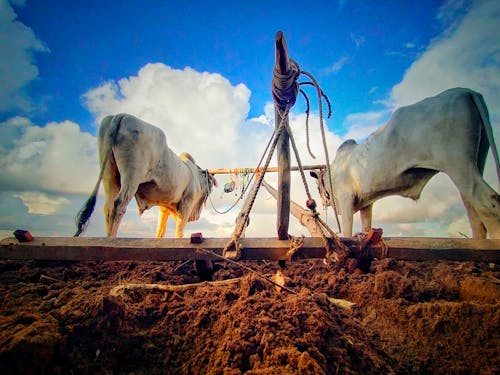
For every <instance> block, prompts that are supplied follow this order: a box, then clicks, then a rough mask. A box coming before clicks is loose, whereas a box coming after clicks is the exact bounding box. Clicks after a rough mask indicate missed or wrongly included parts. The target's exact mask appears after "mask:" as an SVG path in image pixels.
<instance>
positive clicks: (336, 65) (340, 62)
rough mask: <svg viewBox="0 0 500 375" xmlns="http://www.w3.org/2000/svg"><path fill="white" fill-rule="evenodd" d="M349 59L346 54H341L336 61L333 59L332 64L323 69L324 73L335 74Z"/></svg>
mask: <svg viewBox="0 0 500 375" xmlns="http://www.w3.org/2000/svg"><path fill="white" fill-rule="evenodd" d="M348 61H349V57H348V56H342V57H341V58H339V59H338V60H337V61H335V62H334V63H333V64H332V65H330V66H329V67H327V68H325V69H324V72H325V74H335V73H338V72H340V71H341V70H342V68H343V67H344V66H345V64H347V62H348Z"/></svg>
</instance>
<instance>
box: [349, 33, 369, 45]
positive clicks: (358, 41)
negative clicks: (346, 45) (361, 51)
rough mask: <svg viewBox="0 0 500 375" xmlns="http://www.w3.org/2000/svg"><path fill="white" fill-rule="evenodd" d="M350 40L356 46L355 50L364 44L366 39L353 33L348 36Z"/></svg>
mask: <svg viewBox="0 0 500 375" xmlns="http://www.w3.org/2000/svg"><path fill="white" fill-rule="evenodd" d="M350 37H351V40H352V41H353V42H354V44H355V45H356V48H359V47H361V46H362V45H363V44H365V41H366V38H365V37H364V36H363V35H356V34H354V33H351V34H350Z"/></svg>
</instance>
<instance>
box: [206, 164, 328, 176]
mask: <svg viewBox="0 0 500 375" xmlns="http://www.w3.org/2000/svg"><path fill="white" fill-rule="evenodd" d="M302 169H304V170H305V171H310V170H316V169H326V165H325V164H316V165H304V166H302ZM298 170H299V167H297V166H293V167H290V171H298ZM262 171H263V168H262V167H261V168H219V169H209V170H208V173H211V174H233V173H242V172H247V173H254V172H262ZM267 172H278V167H269V168H267V169H266V173H267Z"/></svg>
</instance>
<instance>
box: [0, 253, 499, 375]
mask: <svg viewBox="0 0 500 375" xmlns="http://www.w3.org/2000/svg"><path fill="white" fill-rule="evenodd" d="M246 265H248V266H251V267H253V268H254V269H255V270H257V271H258V272H259V273H261V274H265V275H269V276H271V275H273V274H274V273H276V271H277V270H278V269H279V267H278V266H277V264H275V263H272V262H268V263H264V262H253V263H246ZM179 266H180V267H179ZM219 267H221V269H219V270H218V271H217V272H216V273H215V279H217V280H221V279H227V278H232V277H239V276H242V280H241V282H240V283H239V284H234V285H226V286H210V285H203V286H200V287H198V288H195V289H190V290H187V291H182V292H165V291H155V290H135V291H127V292H125V293H124V294H123V295H121V296H111V295H110V290H111V288H113V287H114V286H117V285H121V284H126V283H157V284H173V285H179V284H186V283H193V282H198V281H199V280H198V277H197V275H196V273H195V272H194V268H193V265H192V264H191V263H189V264H185V265H181V263H180V262H165V263H159V262H84V263H81V262H78V263H67V262H66V263H63V262H39V261H38V262H37V261H25V262H21V261H1V262H0V290H1V301H0V306H1V307H0V372H1V373H2V374H19V373H26V374H28V373H32V374H36V373H47V374H51V373H55V374H70V373H71V374H114V373H116V374H118V373H134V374H240V373H246V374H324V373H326V374H337V373H338V374H359V373H362V374H370V373H371V374H392V373H395V374H407V373H411V374H494V373H499V372H500V309H499V303H500V280H499V279H500V265H498V264H492V263H471V262H432V263H431V262H403V261H394V260H384V261H374V262H373V263H372V265H371V267H370V270H369V272H366V273H363V272H361V271H360V270H357V269H356V270H354V272H351V273H350V272H347V271H346V270H345V269H336V268H335V267H334V266H333V265H332V264H331V263H330V264H325V263H324V262H323V261H321V260H314V261H313V260H311V261H296V262H289V263H287V267H286V269H285V270H284V273H285V275H286V276H287V277H288V278H289V279H288V282H287V286H288V287H289V288H291V289H293V290H294V291H296V292H298V293H297V294H290V293H287V292H284V291H281V292H278V291H277V290H276V288H275V286H273V285H272V284H270V283H268V282H266V281H265V280H263V279H261V278H260V277H258V276H256V275H255V274H252V273H249V272H248V271H244V270H242V269H241V268H239V267H237V266H235V265H230V264H220V265H219ZM328 297H334V298H341V299H346V300H349V301H351V302H354V303H356V305H355V307H354V308H353V309H352V310H345V309H342V308H339V307H337V306H335V305H334V304H332V303H331V301H330V300H329V298H328Z"/></svg>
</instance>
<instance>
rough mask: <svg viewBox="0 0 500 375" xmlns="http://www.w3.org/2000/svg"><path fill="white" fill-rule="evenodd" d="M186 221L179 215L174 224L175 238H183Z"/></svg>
mask: <svg viewBox="0 0 500 375" xmlns="http://www.w3.org/2000/svg"><path fill="white" fill-rule="evenodd" d="M186 222H187V220H185V219H184V218H182V217H181V215H179V216H178V217H177V221H176V223H175V238H182V237H184V227H185V226H186Z"/></svg>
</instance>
